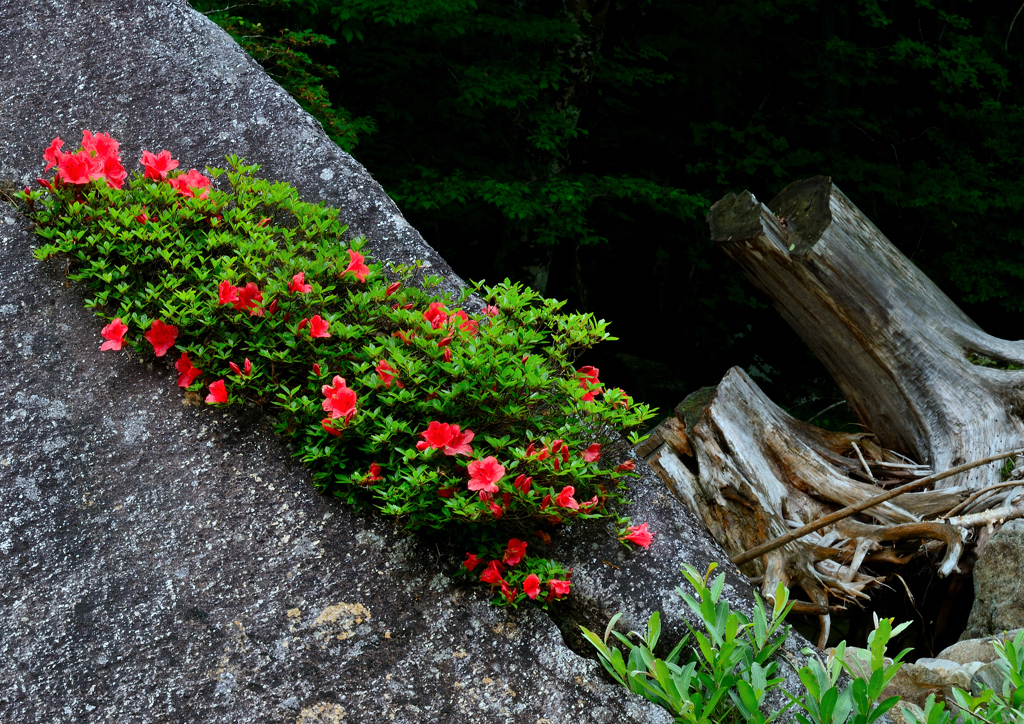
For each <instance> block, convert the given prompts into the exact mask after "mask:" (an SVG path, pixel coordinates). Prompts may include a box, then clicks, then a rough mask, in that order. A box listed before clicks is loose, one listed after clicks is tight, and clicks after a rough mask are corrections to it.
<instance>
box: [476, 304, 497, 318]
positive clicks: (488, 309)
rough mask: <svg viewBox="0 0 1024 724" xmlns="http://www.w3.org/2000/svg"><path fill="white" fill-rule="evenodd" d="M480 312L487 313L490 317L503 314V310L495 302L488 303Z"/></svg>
mask: <svg viewBox="0 0 1024 724" xmlns="http://www.w3.org/2000/svg"><path fill="white" fill-rule="evenodd" d="M480 313H481V314H486V315H487V316H488V317H497V316H498V315H499V314H501V310H499V309H498V308H497V307H496V306H494V305H493V304H488V305H487V306H486V307H484V308H483V309H481V310H480Z"/></svg>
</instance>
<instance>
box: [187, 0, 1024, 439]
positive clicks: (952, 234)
mask: <svg viewBox="0 0 1024 724" xmlns="http://www.w3.org/2000/svg"><path fill="white" fill-rule="evenodd" d="M194 5H195V6H196V7H197V8H198V9H200V10H202V11H204V12H206V13H207V14H208V15H209V16H210V17H211V18H213V19H214V20H215V21H216V22H218V23H220V24H221V25H222V26H223V27H225V28H226V29H227V30H228V31H229V32H231V33H232V35H234V37H235V38H236V39H237V40H238V41H239V42H240V43H241V44H242V45H243V47H245V48H246V50H248V51H249V52H250V53H251V54H252V55H253V56H254V57H255V58H256V59H257V60H259V62H260V63H261V64H262V65H263V66H264V67H265V68H266V69H267V70H268V71H269V72H270V73H271V74H272V75H273V76H274V77H275V78H277V79H278V81H279V82H281V83H282V85H283V86H284V87H285V88H286V89H288V90H289V91H290V92H291V93H292V94H293V95H294V96H295V97H296V98H297V99H298V100H299V102H300V103H302V104H303V106H305V107H306V108H307V109H308V110H310V111H311V112H312V113H313V114H314V115H315V116H316V117H317V118H318V119H319V120H320V121H321V122H322V123H323V124H324V127H325V129H326V130H327V131H328V133H329V134H330V135H331V136H332V138H334V140H335V141H336V142H337V143H339V144H340V145H341V146H342V147H343V148H344V149H346V150H348V151H350V152H352V153H353V155H354V156H355V157H356V158H357V159H358V160H359V161H360V162H361V163H362V164H363V165H364V166H366V168H367V169H369V171H370V172H371V173H372V174H373V175H374V177H375V178H376V179H377V180H378V181H379V182H380V183H381V184H382V185H383V187H384V188H385V190H387V192H388V193H389V194H391V196H392V197H394V199H395V200H396V201H397V202H398V204H399V206H400V207H401V209H402V211H403V212H404V213H405V215H406V216H407V218H408V219H409V221H410V222H411V223H412V224H413V225H414V226H415V227H416V228H418V229H419V230H420V231H421V232H422V233H423V235H424V237H425V238H426V240H427V241H428V242H429V243H430V244H431V245H432V246H434V247H435V248H436V249H437V250H438V251H439V252H440V253H441V254H442V255H443V256H444V257H445V258H446V259H448V261H449V262H450V263H451V264H452V266H453V268H454V269H455V270H456V271H457V272H458V273H459V274H460V275H462V276H463V277H464V278H470V279H487V280H488V281H492V282H494V281H498V280H501V279H503V278H505V277H509V278H511V279H513V280H518V281H523V282H526V283H528V284H530V285H531V286H533V287H534V288H536V289H538V290H541V291H543V292H544V293H545V294H547V295H548V296H553V297H556V298H560V299H567V300H568V305H569V306H570V307H574V308H576V309H579V310H585V311H589V312H593V313H594V314H595V315H596V316H598V317H601V318H604V319H607V320H610V321H612V323H613V324H612V328H611V331H612V333H613V334H616V335H617V336H618V337H619V338H620V340H619V341H618V342H614V343H609V344H607V345H605V346H604V347H605V348H604V349H598V350H595V351H594V352H593V353H591V355H590V357H588V359H587V362H589V363H590V364H593V365H595V366H598V367H600V368H601V378H602V381H604V382H606V383H608V384H610V385H613V386H621V387H624V388H625V389H626V390H627V391H628V392H630V393H631V394H633V395H634V396H635V397H636V398H637V399H639V400H642V401H645V402H649V403H651V404H654V405H657V406H659V407H661V408H662V410H663V411H664V412H668V411H669V410H671V408H672V407H673V406H674V405H675V404H676V403H678V402H679V401H680V400H681V399H682V398H683V397H684V396H685V395H686V394H687V393H688V392H690V391H692V390H694V389H696V388H698V387H700V386H704V385H714V384H717V382H718V381H719V379H720V378H721V376H722V375H723V373H724V372H725V371H726V370H727V369H728V368H729V367H731V366H733V365H740V366H743V367H745V368H747V369H748V371H750V372H751V373H752V374H754V376H755V377H756V378H757V379H758V381H759V383H761V384H762V386H763V387H764V388H765V389H766V391H767V392H768V393H769V395H771V396H772V397H773V399H775V400H776V401H777V402H779V403H780V404H782V405H783V406H784V407H787V408H788V409H789V410H790V411H791V412H792V413H793V414H795V415H797V416H798V417H801V418H803V419H808V418H814V417H816V416H817V419H816V420H815V422H816V423H817V424H822V423H823V422H824V424H826V425H827V426H835V425H839V424H842V423H844V422H846V421H847V420H848V419H849V418H848V412H844V409H843V406H842V404H841V402H840V397H839V395H838V392H837V390H836V388H835V386H834V385H833V384H832V383H831V381H830V380H829V379H828V378H827V376H826V374H825V372H824V369H823V368H822V367H821V366H820V365H819V364H818V363H817V362H816V361H815V360H814V359H813V358H812V357H811V355H810V353H809V352H808V351H807V350H806V348H805V347H804V345H803V344H802V343H801V342H800V340H799V339H798V338H797V337H796V336H795V334H794V333H793V332H792V331H791V330H790V329H789V328H788V327H787V326H786V325H785V324H784V323H783V322H782V320H781V319H780V318H779V317H778V316H777V315H776V314H775V312H774V311H773V310H771V309H770V308H768V307H767V306H766V304H765V303H764V301H763V300H762V299H761V298H759V296H758V295H757V294H756V293H755V292H754V290H753V289H752V287H751V286H750V285H749V284H748V283H747V282H746V281H745V279H744V278H743V276H742V275H741V274H740V273H739V271H738V270H737V269H736V268H734V267H733V265H731V264H730V263H729V262H728V261H727V260H726V259H725V257H724V255H722V254H721V253H720V252H719V251H718V250H717V249H715V248H714V246H713V245H712V244H711V243H710V242H709V240H708V230H707V225H706V223H705V221H704V215H705V213H706V211H707V209H708V208H709V207H710V205H711V204H712V203H714V201H716V200H717V199H719V198H721V197H722V196H723V195H724V194H725V193H727V192H729V191H737V190H741V189H748V190H750V191H752V192H753V193H754V194H755V195H756V196H757V197H758V198H760V199H761V200H763V201H768V200H769V199H771V197H772V196H774V195H775V193H777V192H778V191H779V190H781V189H782V188H783V187H784V186H786V185H787V184H789V183H790V182H792V181H794V180H797V179H800V178H805V177H808V176H813V175H817V174H826V175H830V176H832V177H833V179H834V180H835V182H836V184H837V185H838V186H839V187H840V188H841V189H842V190H843V191H844V192H845V193H846V194H847V195H848V196H849V197H850V198H851V199H852V200H853V201H854V202H855V203H856V204H857V205H858V206H859V207H860V208H861V209H862V210H863V211H864V212H865V213H866V214H867V215H868V216H869V217H870V218H871V219H872V220H873V221H874V222H875V223H876V224H877V225H878V226H879V228H881V229H882V231H883V232H884V233H885V234H886V235H887V236H888V237H889V238H890V239H891V240H892V241H893V243H895V244H896V245H897V246H898V247H899V248H900V249H901V250H902V251H903V252H904V253H905V254H906V255H907V256H909V257H910V258H911V259H913V261H914V263H916V264H917V265H918V266H920V267H921V268H922V269H924V270H925V271H926V272H927V273H928V274H929V275H930V276H931V277H932V278H933V279H934V280H935V281H936V282H937V283H938V284H939V286H940V287H942V289H943V290H945V291H946V292H947V293H948V294H949V295H950V296H951V297H952V298H953V299H954V300H955V301H957V302H958V303H959V304H960V305H961V306H962V307H963V308H964V309H965V310H966V311H967V313H968V314H969V315H970V316H972V317H973V318H974V319H975V320H976V321H977V322H978V323H979V324H981V326H982V327H983V328H984V329H986V331H989V332H991V333H994V334H996V335H999V336H1003V337H1007V338H1011V339H1016V338H1019V337H1021V336H1022V335H1021V333H1020V332H1019V331H1018V330H1020V328H1021V321H1022V319H1024V317H1022V312H1024V286H1022V284H1021V279H1022V277H1024V232H1022V229H1021V223H1020V213H1021V208H1022V206H1024V174H1022V171H1024V164H1022V160H1024V158H1022V157H1024V134H1022V130H1024V124H1022V120H1024V78H1022V62H1024V18H1018V17H1017V16H1018V14H1019V13H1020V7H1021V6H1020V5H1018V4H1017V3H1013V4H1009V3H1000V2H980V1H978V2H973V3H971V2H963V1H962V0H960V1H954V0H947V1H941V2H940V1H937V0H936V1H930V0H890V1H889V2H884V1H882V0H839V1H836V2H819V1H816V0H737V1H732V2H730V1H727V0H721V1H719V2H664V1H662V0H648V1H644V0H635V1H632V2H614V1H610V0H592V1H588V0H565V1H564V2H548V1H545V0H519V1H517V2H508V1H507V0H506V1H502V2H489V1H488V0H477V1H475V2H474V1H471V0H401V1H400V2H399V1H390V2H389V1H387V0H349V1H348V2H327V1H321V0H276V1H274V2H271V1H265V2H249V3H243V4H236V3H233V2H231V0H226V1H218V2H203V1H199V0H197V1H196V2H194ZM228 5H230V7H227V6H228ZM836 403H840V404H839V406H838V407H831V406H833V405H835V404H836ZM830 407H831V409H827V408H830ZM826 409H827V411H826V412H824V414H822V411H823V410H826ZM844 415H845V416H844Z"/></svg>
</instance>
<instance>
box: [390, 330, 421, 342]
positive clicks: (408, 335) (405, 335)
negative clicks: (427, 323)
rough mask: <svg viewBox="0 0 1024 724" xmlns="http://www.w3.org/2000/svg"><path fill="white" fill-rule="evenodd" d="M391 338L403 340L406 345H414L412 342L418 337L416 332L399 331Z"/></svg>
mask: <svg viewBox="0 0 1024 724" xmlns="http://www.w3.org/2000/svg"><path fill="white" fill-rule="evenodd" d="M391 336H392V337H398V338H399V339H400V340H402V341H403V342H405V343H406V344H412V340H413V338H414V337H415V336H416V333H415V332H403V331H402V330H398V331H397V332H395V333H394V334H392V335H391Z"/></svg>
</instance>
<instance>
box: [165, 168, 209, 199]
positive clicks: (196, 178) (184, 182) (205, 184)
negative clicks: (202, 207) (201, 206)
mask: <svg viewBox="0 0 1024 724" xmlns="http://www.w3.org/2000/svg"><path fill="white" fill-rule="evenodd" d="M167 183H169V184H170V185H171V186H173V187H174V190H175V191H177V192H178V193H179V194H181V195H182V196H184V197H186V198H189V199H194V198H196V191H197V190H199V189H202V190H203V192H202V193H201V194H199V197H198V198H200V199H205V198H207V197H209V195H210V192H209V190H208V189H209V186H210V179H208V178H206V177H205V176H203V175H202V174H201V173H199V172H198V171H196V170H195V169H194V168H193V169H190V170H189V172H188V173H182V174H178V175H177V176H175V177H174V178H170V179H167Z"/></svg>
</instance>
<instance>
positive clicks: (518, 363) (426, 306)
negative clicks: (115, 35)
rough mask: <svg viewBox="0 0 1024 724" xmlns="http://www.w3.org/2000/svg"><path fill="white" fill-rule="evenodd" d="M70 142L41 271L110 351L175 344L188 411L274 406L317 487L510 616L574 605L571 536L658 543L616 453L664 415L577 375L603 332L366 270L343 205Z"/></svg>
mask: <svg viewBox="0 0 1024 724" xmlns="http://www.w3.org/2000/svg"><path fill="white" fill-rule="evenodd" d="M62 147H63V142H62V141H61V140H60V139H54V141H53V143H52V144H51V146H50V148H49V149H47V151H46V153H45V154H44V159H45V160H46V161H47V162H48V164H49V165H48V166H47V170H49V168H50V167H53V166H56V167H57V173H56V176H55V178H53V179H52V180H49V181H48V180H45V179H40V184H41V185H42V186H43V190H41V191H30V190H28V189H26V190H25V191H24V192H21V193H20V194H19V198H20V199H21V201H23V202H24V204H25V205H26V206H27V209H28V211H29V214H30V215H31V218H32V220H33V221H34V223H35V231H36V233H37V234H38V235H39V236H40V237H41V239H42V241H43V243H42V244H41V246H40V247H39V248H38V249H37V250H36V256H37V257H38V258H39V259H49V258H51V257H55V256H59V257H61V258H62V260H63V262H64V263H65V264H66V267H67V269H68V270H69V272H70V278H71V279H73V280H76V281H80V282H82V283H83V284H84V285H85V286H86V287H87V289H89V291H90V294H91V296H90V298H89V299H87V301H86V306H88V307H90V308H92V309H94V310H96V312H97V313H98V314H101V315H102V316H104V317H106V318H107V319H108V320H110V323H109V324H108V325H107V326H106V327H104V329H103V331H102V336H103V338H104V339H105V340H106V341H105V342H104V343H103V345H102V347H101V349H109V350H120V349H122V348H124V347H128V348H134V349H135V350H136V352H137V353H138V354H139V355H140V356H142V357H149V356H151V355H152V356H153V357H156V358H160V357H164V356H165V355H167V354H168V353H169V352H171V351H172V350H173V351H174V352H175V354H177V355H180V356H179V357H178V359H177V360H176V362H175V365H174V366H175V368H176V369H177V373H178V385H179V386H180V387H182V388H185V389H186V397H187V399H191V400H192V401H194V402H195V403H197V404H198V403H200V402H201V401H202V400H204V399H205V402H206V403H207V404H212V405H231V404H242V403H253V404H256V405H260V406H263V407H265V408H267V409H268V410H273V411H275V412H276V413H277V420H278V422H277V430H278V432H279V433H280V434H282V435H286V436H289V437H291V438H293V439H294V440H295V449H296V453H295V454H296V455H298V456H299V457H300V458H301V459H302V460H303V461H304V462H305V463H307V464H308V465H309V466H310V467H311V469H312V471H313V478H314V481H315V483H316V485H317V486H319V487H320V488H322V489H323V490H325V491H329V492H331V493H333V494H334V495H337V496H339V497H340V498H342V499H343V500H345V501H346V502H348V503H351V504H355V505H363V506H368V505H372V506H375V507H376V508H378V509H379V510H380V511H381V512H383V513H384V514H386V515H389V516H393V517H395V518H397V519H399V520H400V521H401V522H402V523H403V524H404V525H405V527H406V528H408V529H410V530H444V531H446V533H447V534H448V535H449V536H451V538H452V539H453V540H455V541H457V542H458V543H461V544H463V545H465V547H466V548H467V549H468V550H469V551H471V552H469V553H467V554H466V560H465V562H464V563H463V566H462V567H461V568H460V571H461V572H462V573H463V574H465V575H470V574H472V575H473V576H474V577H476V576H479V580H481V581H482V582H483V583H485V584H487V585H489V586H490V587H491V589H492V591H495V590H496V591H498V594H497V595H496V597H495V602H497V603H502V604H506V603H507V604H512V605H515V604H517V603H522V602H524V601H527V600H537V601H538V602H539V603H542V604H546V603H547V602H550V601H553V600H557V599H559V598H561V597H563V596H564V595H566V594H567V593H568V592H569V590H570V586H571V584H570V581H569V576H570V572H569V571H567V570H566V569H565V567H564V566H563V565H562V564H561V563H559V562H557V561H555V560H552V559H550V558H548V557H547V556H545V555H544V554H543V551H544V550H545V548H546V546H547V545H549V544H550V542H551V535H552V534H554V533H555V532H557V530H558V528H559V527H560V526H562V525H569V524H572V523H574V522H575V521H578V520H585V519H592V518H606V519H611V520H612V521H614V522H615V523H616V524H617V526H618V534H619V539H620V540H622V541H623V542H624V543H625V542H626V541H628V542H630V543H635V544H637V545H640V546H643V547H644V548H646V547H647V546H648V545H650V542H651V534H650V532H649V531H648V530H647V525H646V524H641V525H637V526H630V525H629V520H628V519H627V518H625V517H623V515H622V511H621V507H622V506H623V505H624V504H625V503H626V502H627V501H626V500H625V498H624V494H625V492H626V491H627V489H628V488H627V482H628V479H629V476H630V475H632V474H633V473H632V470H633V467H634V463H633V461H632V460H630V459H628V457H627V454H626V451H623V450H620V451H619V452H617V453H616V452H612V451H610V449H609V447H610V446H609V443H610V442H612V440H613V435H614V434H615V433H616V431H624V430H629V429H634V428H637V427H638V426H639V425H641V424H642V423H643V422H644V421H645V420H647V419H649V418H650V417H651V416H652V413H651V411H650V409H649V408H648V407H647V406H645V405H638V404H634V402H633V400H632V399H631V398H630V397H629V396H628V395H626V394H625V393H624V392H623V391H622V390H617V389H605V388H604V386H603V385H602V383H601V381H600V379H599V376H598V375H599V372H598V370H597V369H595V368H593V367H586V366H584V367H581V368H579V369H577V368H576V367H575V365H574V362H575V360H576V358H577V357H578V355H579V354H580V353H581V352H582V351H583V350H585V349H587V348H589V347H591V346H592V345H594V344H596V343H598V342H600V341H602V340H605V339H609V338H610V337H609V335H608V333H607V331H606V328H607V324H606V323H605V322H604V321H598V320H595V319H594V318H593V316H591V315H588V314H564V313H562V312H561V311H560V308H561V307H562V304H561V303H559V302H556V301H553V300H550V299H544V298H542V297H541V296H540V295H538V294H536V293H535V292H533V291H531V290H530V289H527V288H524V287H522V286H519V285H516V284H510V283H508V282H506V283H504V284H500V285H498V286H495V287H487V286H484V285H483V284H474V285H472V287H471V288H469V289H465V290H463V292H462V293H461V295H460V296H458V298H456V299H452V298H450V297H449V296H447V295H444V294H438V293H437V292H436V290H437V287H438V282H439V280H438V279H436V278H431V277H429V276H427V277H425V278H424V279H423V282H422V287H418V286H416V285H414V284H412V283H411V282H412V281H413V279H414V277H415V275H416V274H418V273H421V272H422V269H421V268H420V267H419V266H416V265H409V266H395V267H392V268H391V269H389V270H385V269H384V268H383V266H382V265H381V264H374V263H372V261H370V260H368V259H367V257H365V256H364V255H363V254H362V253H361V249H362V247H363V243H364V242H363V240H362V239H356V240H353V241H346V237H345V232H346V227H345V226H344V224H342V223H341V221H339V220H338V218H337V217H338V212H337V210H335V209H329V208H325V207H324V206H322V205H315V204H310V203H306V202H303V201H302V200H300V199H299V197H298V194H297V192H296V191H295V189H293V188H291V187H290V186H289V185H288V184H285V183H272V182H270V181H267V180H263V179H259V178H256V177H255V176H254V173H255V172H256V170H257V169H258V167H257V166H247V165H245V164H244V163H243V162H242V161H241V160H240V159H238V158H235V157H229V158H228V161H229V164H230V167H229V168H228V169H227V170H223V169H208V173H209V174H210V176H212V177H213V179H220V180H221V181H222V182H226V183H222V188H217V187H216V185H215V184H214V183H213V182H211V180H210V178H208V177H207V176H205V175H203V174H202V173H200V172H199V171H196V170H195V169H191V170H189V171H188V172H187V173H182V172H181V171H180V170H176V169H177V166H178V162H177V161H176V160H174V159H172V158H171V154H170V152H168V151H162V152H161V153H160V154H152V153H149V152H148V151H144V152H143V158H142V161H141V162H142V165H143V167H144V169H145V174H144V175H143V174H140V173H136V174H135V175H134V177H133V178H132V179H130V180H128V182H127V183H126V180H127V173H126V172H125V170H124V168H123V167H122V166H121V163H120V156H119V151H118V143H117V141H115V140H113V139H111V138H110V137H109V136H106V135H105V134H98V135H96V136H93V135H92V134H91V133H89V132H88V131H86V132H85V134H84V136H83V141H82V146H81V147H80V148H79V149H78V150H77V151H76V152H75V153H66V152H63V151H62V150H61V149H62ZM368 261H370V263H367V262H368ZM474 293H475V294H477V295H479V298H480V299H481V301H482V302H483V304H484V305H485V306H482V309H481V308H480V304H479V303H476V306H473V307H467V305H468V304H469V303H470V302H471V296H472V295H473V294H474ZM471 309H479V311H476V312H473V311H468V310H471ZM143 332H144V334H143ZM204 388H205V389H206V390H207V391H208V394H206V396H205V398H204V397H203V396H202V394H201V392H202V391H203V390H204ZM528 547H529V551H527V548H528ZM478 565H482V567H483V572H482V574H481V573H479V572H477V573H473V571H474V569H475V568H476V567H477V566H478Z"/></svg>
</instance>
